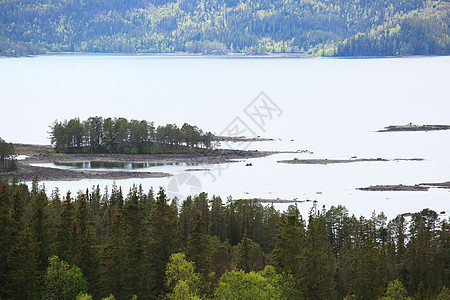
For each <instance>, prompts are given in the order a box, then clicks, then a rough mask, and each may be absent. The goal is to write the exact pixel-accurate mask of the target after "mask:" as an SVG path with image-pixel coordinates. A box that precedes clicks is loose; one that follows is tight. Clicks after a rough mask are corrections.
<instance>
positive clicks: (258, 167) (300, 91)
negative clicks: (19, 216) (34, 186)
mask: <svg viewBox="0 0 450 300" xmlns="http://www.w3.org/2000/svg"><path fill="white" fill-rule="evenodd" d="M449 70H450V57H421V58H395V59H299V58H228V57H226V58H222V57H182V56H181V57H173V56H69V55H58V56H41V57H35V58H7V59H0V105H1V106H0V110H1V114H0V137H2V138H3V139H5V140H7V141H12V142H22V143H39V144H48V143H49V140H48V134H47V132H48V129H49V128H48V126H49V125H50V124H51V123H52V122H53V121H54V120H55V119H58V120H64V119H70V118H73V117H80V118H81V119H86V118H88V117H90V116H97V115H98V116H103V117H126V118H128V119H146V120H151V121H155V123H156V124H166V123H176V124H178V125H179V126H181V125H182V124H183V123H184V122H188V123H191V124H196V125H198V126H199V127H200V128H202V129H206V130H210V131H212V132H216V133H221V132H222V131H223V130H224V129H225V128H229V127H228V126H229V125H230V123H231V122H232V121H234V120H236V117H238V118H240V119H239V120H241V121H242V122H243V123H244V124H245V125H246V126H247V128H249V129H250V130H251V131H252V132H253V133H254V134H256V135H261V136H267V137H272V138H276V139H277V141H274V142H261V143H253V144H251V145H250V147H249V149H260V150H293V151H296V150H299V149H307V150H310V151H312V152H314V154H309V153H298V154H279V155H275V156H271V157H268V158H260V159H252V160H249V161H250V162H251V163H252V164H253V166H252V167H245V164H246V163H247V162H237V163H233V164H229V165H223V166H222V167H223V169H224V170H217V167H216V166H211V169H212V170H213V173H208V172H194V173H192V174H193V176H194V177H195V178H196V179H198V180H199V182H200V186H196V187H195V189H193V188H192V186H180V192H179V193H180V195H185V194H187V193H189V192H191V191H193V192H195V191H198V189H199V188H200V189H201V190H203V191H206V192H208V193H209V194H211V195H212V194H216V195H221V196H223V197H224V198H225V197H227V196H229V195H231V196H233V198H241V197H245V198H251V197H263V198H273V199H276V198H280V199H292V198H298V199H316V200H317V201H318V203H319V206H320V207H321V206H322V205H326V207H330V206H331V205H338V204H343V205H345V206H346V207H347V208H348V209H349V210H350V212H352V213H355V214H357V215H360V214H363V215H366V216H369V215H370V214H371V212H372V211H374V210H376V211H377V212H380V211H384V212H385V213H386V214H387V215H388V216H389V217H393V216H395V215H396V214H398V213H403V212H409V211H411V212H412V211H418V210H420V209H422V208H425V207H429V208H431V209H434V210H438V211H442V210H447V211H448V210H449V209H450V205H449V203H450V202H449V200H450V192H449V191H448V190H441V189H431V190H430V191H429V192H361V191H356V190H355V188H357V187H363V186H368V185H375V184H400V183H401V184H416V183H422V182H443V181H449V180H450V131H440V132H406V133H378V132H375V131H376V130H379V129H382V128H383V127H384V126H387V125H391V124H407V123H409V122H413V123H415V124H449V123H450V95H449V88H448V82H450V72H449ZM261 91H264V92H265V93H266V95H267V96H268V97H270V99H271V100H272V101H273V102H274V103H275V104H276V105H277V106H278V108H279V109H280V111H278V112H277V113H276V114H275V113H274V114H273V116H272V119H271V120H270V119H268V118H266V119H265V123H264V126H263V127H262V128H261V127H258V125H257V124H256V123H255V122H253V121H252V120H251V118H250V117H249V115H247V114H245V111H244V110H245V108H246V107H247V106H248V105H249V104H250V103H251V102H252V101H253V100H254V99H255V97H256V96H257V95H258V94H259V93H260V92H261ZM232 147H238V146H237V145H232ZM353 156H357V157H361V158H376V157H382V158H389V159H394V158H415V157H418V158H424V159H425V160H424V161H419V162H417V161H400V162H396V161H393V162H367V163H353V164H340V165H285V164H279V163H277V162H276V161H277V160H280V159H293V158H295V157H297V158H350V157H353ZM185 169H186V167H174V166H161V167H152V170H157V171H160V170H162V171H164V170H167V171H169V172H170V173H173V174H175V175H177V174H181V173H183V172H184V170H185ZM170 180H171V179H170V178H165V179H142V180H135V179H133V180H124V181H117V182H116V183H117V184H118V185H124V186H125V189H126V188H128V187H129V186H130V185H131V184H132V183H142V184H143V186H144V188H145V189H149V188H150V186H154V187H155V188H157V187H158V186H164V187H167V186H168V184H169V182H170ZM111 183H112V182H111V181H108V180H82V181H78V182H45V185H46V187H47V189H48V190H51V189H53V188H54V187H55V186H59V187H60V189H61V190H62V191H63V190H64V189H70V190H72V191H73V192H75V191H78V190H84V189H86V188H87V187H91V186H92V185H93V184H101V185H102V186H105V185H109V186H110V185H111ZM318 192H319V193H318ZM309 207H310V204H309V203H308V204H307V203H305V204H301V205H300V207H299V208H300V209H301V210H303V211H304V212H305V211H307V210H308V209H309ZM281 208H283V207H281Z"/></svg>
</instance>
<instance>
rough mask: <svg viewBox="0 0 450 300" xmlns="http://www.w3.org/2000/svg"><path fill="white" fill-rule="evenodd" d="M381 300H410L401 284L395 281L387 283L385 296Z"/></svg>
mask: <svg viewBox="0 0 450 300" xmlns="http://www.w3.org/2000/svg"><path fill="white" fill-rule="evenodd" d="M380 299H382V300H407V299H410V298H409V297H408V292H407V291H406V289H405V287H404V286H403V283H402V282H401V281H400V280H398V279H396V280H393V281H391V282H389V284H388V287H387V289H386V294H385V295H384V297H382V298H380Z"/></svg>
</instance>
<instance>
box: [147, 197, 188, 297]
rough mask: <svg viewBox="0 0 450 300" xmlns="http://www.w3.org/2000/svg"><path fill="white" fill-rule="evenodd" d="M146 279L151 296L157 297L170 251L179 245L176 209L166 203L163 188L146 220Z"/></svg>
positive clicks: (176, 248) (162, 282)
mask: <svg viewBox="0 0 450 300" xmlns="http://www.w3.org/2000/svg"><path fill="white" fill-rule="evenodd" d="M147 241H148V244H147V247H146V250H147V253H146V257H147V258H148V262H147V264H148V277H149V278H148V280H149V289H150V290H149V291H148V292H147V293H148V294H149V296H151V297H158V296H160V295H161V294H163V293H164V292H165V291H166V289H165V287H164V270H165V267H166V265H167V262H168V261H169V257H170V255H171V254H172V253H175V252H177V251H178V250H179V249H180V247H181V242H180V233H179V228H178V218H177V214H176V211H174V209H173V207H171V206H170V205H169V204H168V199H167V196H166V193H165V191H164V189H163V188H160V190H159V192H158V196H157V198H156V202H155V204H154V205H153V208H152V211H151V214H150V219H149V221H148V238H147Z"/></svg>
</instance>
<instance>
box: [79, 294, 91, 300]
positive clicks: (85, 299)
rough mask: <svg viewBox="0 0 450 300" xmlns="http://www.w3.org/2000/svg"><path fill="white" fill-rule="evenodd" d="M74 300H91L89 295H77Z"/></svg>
mask: <svg viewBox="0 0 450 300" xmlns="http://www.w3.org/2000/svg"><path fill="white" fill-rule="evenodd" d="M76 300H92V296H91V295H89V294H84V293H80V294H78V296H77V298H76Z"/></svg>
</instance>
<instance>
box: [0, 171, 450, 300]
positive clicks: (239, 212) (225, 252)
mask: <svg viewBox="0 0 450 300" xmlns="http://www.w3.org/2000/svg"><path fill="white" fill-rule="evenodd" d="M449 275H450V227H449V223H448V219H445V218H444V219H442V218H440V217H439V215H438V214H437V213H436V212H434V211H432V210H429V209H424V210H422V211H421V212H417V213H414V214H412V216H403V215H399V216H397V217H395V218H394V219H392V220H389V221H388V220H387V218H386V216H385V215H384V214H383V213H380V214H375V213H374V214H373V215H372V217H371V218H364V217H360V218H357V217H355V216H354V215H350V214H349V212H348V211H347V209H346V208H345V207H342V206H338V207H334V206H333V207H331V208H329V209H328V210H326V209H325V208H323V209H319V208H317V207H316V206H314V207H313V208H312V209H311V210H310V211H309V217H308V219H307V220H305V219H303V218H302V216H301V214H300V213H299V210H298V209H297V207H295V206H290V207H289V208H288V210H287V211H285V212H283V213H281V212H279V211H277V210H276V209H275V208H274V207H273V205H267V206H263V205H261V204H260V203H258V202H256V201H249V200H237V201H235V200H232V199H228V200H227V201H226V202H223V201H222V199H221V198H220V197H214V196H213V197H212V198H211V197H208V195H207V194H206V193H201V194H199V195H197V196H193V197H188V198H186V199H185V200H184V201H183V202H182V203H178V201H177V199H168V197H167V196H166V193H165V191H164V190H163V189H160V190H159V191H158V192H157V193H155V192H154V191H153V190H150V191H149V192H148V193H145V192H144V191H143V190H142V187H133V188H131V189H130V191H129V192H128V194H127V195H126V196H124V194H123V191H122V189H121V188H118V187H117V186H115V185H113V187H112V190H110V191H108V190H107V189H106V190H105V191H104V192H103V193H102V192H101V191H100V190H99V187H98V186H97V187H93V188H92V189H91V190H86V191H85V192H81V191H80V192H79V193H78V194H77V195H76V196H74V195H71V194H70V192H69V193H67V194H66V195H65V196H63V197H62V196H61V195H60V194H59V191H58V190H57V189H56V190H55V191H53V192H52V193H51V195H47V194H46V192H45V191H44V189H43V187H41V186H40V185H39V183H38V181H37V178H36V179H35V180H34V181H33V184H32V187H31V190H29V188H28V187H27V186H26V185H24V184H18V183H17V182H15V181H13V182H12V183H8V182H7V181H5V180H1V179H0V298H2V299H78V300H80V299H102V298H106V297H108V298H107V299H136V297H137V299H249V300H250V299H252V300H253V299H314V300H317V299H343V298H345V299H364V300H367V299H449V297H450V291H449V290H448V288H447V287H448V286H449V284H450V276H449ZM408 297H410V298H408Z"/></svg>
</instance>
